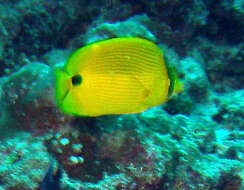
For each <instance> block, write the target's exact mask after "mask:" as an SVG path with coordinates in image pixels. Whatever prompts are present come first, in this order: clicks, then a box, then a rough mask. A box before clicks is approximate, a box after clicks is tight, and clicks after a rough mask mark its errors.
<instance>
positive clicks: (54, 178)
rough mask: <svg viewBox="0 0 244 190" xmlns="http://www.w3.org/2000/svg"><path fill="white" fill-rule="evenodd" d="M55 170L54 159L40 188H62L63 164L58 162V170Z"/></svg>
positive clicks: (46, 189) (56, 189) (42, 189)
mask: <svg viewBox="0 0 244 190" xmlns="http://www.w3.org/2000/svg"><path fill="white" fill-rule="evenodd" d="M54 170H55V169H54V160H52V161H51V163H50V166H49V168H48V170H47V172H46V174H45V176H44V178H43V180H42V181H41V183H40V186H39V188H38V190H60V186H61V178H62V169H61V166H60V165H59V164H58V169H57V171H56V172H54Z"/></svg>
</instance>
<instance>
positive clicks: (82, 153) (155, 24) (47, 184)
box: [0, 0, 244, 190]
mask: <svg viewBox="0 0 244 190" xmlns="http://www.w3.org/2000/svg"><path fill="white" fill-rule="evenodd" d="M243 32H244V1H243V0H233V1H207V0H205V1H202V0H200V1H193V0H182V1H177V0H171V1H169V0H161V1H160V0H152V1H147V0H135V1H127V0H103V1H98V0H91V1H89V2H87V1H82V0H71V1H64V0H59V1H55V0H29V1H28V0H19V1H15V0H8V1H3V0H0V131H1V133H0V190H244V182H243V179H244V36H243ZM124 36H137V37H141V38H145V39H148V40H150V41H152V42H154V43H156V44H157V45H158V46H159V47H160V48H161V49H162V51H163V52H164V55H165V56H166V57H167V59H168V60H169V62H170V63H171V64H172V65H173V66H174V67H175V68H176V70H177V72H178V74H179V78H180V80H181V81H182V82H183V83H184V91H183V92H182V93H180V94H177V95H175V96H173V97H172V98H171V99H170V100H169V101H168V102H167V103H165V104H163V105H160V106H157V107H154V108H151V109H148V110H146V111H145V112H142V113H138V114H125V115H115V116H111V115H108V116H101V117H77V116H71V115H67V114H64V113H62V112H61V111H60V110H59V108H58V107H57V105H56V100H55V96H54V92H55V86H54V73H53V68H54V67H56V66H60V65H62V64H63V63H65V61H66V60H67V58H68V57H69V55H70V54H71V53H72V52H73V51H74V50H76V49H77V48H80V47H82V46H84V45H86V44H90V43H93V42H96V41H100V40H104V39H110V38H115V37H124Z"/></svg>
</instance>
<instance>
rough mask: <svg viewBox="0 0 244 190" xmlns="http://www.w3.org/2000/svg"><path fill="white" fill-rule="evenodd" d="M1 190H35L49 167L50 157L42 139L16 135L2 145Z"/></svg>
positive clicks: (26, 134)
mask: <svg viewBox="0 0 244 190" xmlns="http://www.w3.org/2000/svg"><path fill="white" fill-rule="evenodd" d="M0 154H1V156H0V163H1V167H0V179H1V184H0V188H3V189H15V190H23V189H25V190H34V189H37V187H38V186H39V182H41V181H42V178H43V176H44V174H45V172H46V170H47V168H48V167H49V163H50V156H49V154H48V153H47V151H46V148H45V147H44V146H43V144H42V141H41V140H40V139H35V138H33V137H31V135H30V134H28V133H16V134H15V136H14V137H13V138H6V139H4V140H3V141H1V144H0Z"/></svg>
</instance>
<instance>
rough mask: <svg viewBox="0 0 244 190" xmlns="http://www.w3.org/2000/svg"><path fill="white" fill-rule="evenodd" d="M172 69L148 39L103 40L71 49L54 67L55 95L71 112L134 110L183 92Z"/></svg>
mask: <svg viewBox="0 0 244 190" xmlns="http://www.w3.org/2000/svg"><path fill="white" fill-rule="evenodd" d="M169 71H170V72H169ZM172 73H174V72H172V70H171V69H170V70H169V69H168V67H167V65H166V64H165V61H164V56H163V53H162V51H161V50H160V48H159V47H157V46H156V45H155V44H154V43H152V42H150V41H148V40H145V39H141V38H137V37H123V38H114V39H109V40H104V41H100V42H96V43H93V44H91V45H87V46H85V47H83V48H80V49H78V50H76V51H75V52H74V53H73V54H72V55H71V56H70V58H69V59H68V60H67V63H66V64H65V66H64V67H63V69H62V70H61V69H56V71H55V75H56V99H57V103H58V106H59V107H60V109H61V110H62V111H63V112H65V113H70V114H73V115H80V116H100V115H108V114H126V113H138V112H142V111H144V110H146V109H148V108H150V107H154V106H157V105H160V104H162V103H163V102H165V101H166V100H167V99H168V96H169V93H170V95H171V94H174V93H176V92H179V91H181V90H182V85H181V84H180V82H179V80H178V79H177V77H175V75H174V74H172ZM170 76H173V77H171V78H170ZM172 86H173V87H172Z"/></svg>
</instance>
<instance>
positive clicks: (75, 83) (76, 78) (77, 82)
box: [71, 75, 82, 86]
mask: <svg viewBox="0 0 244 190" xmlns="http://www.w3.org/2000/svg"><path fill="white" fill-rule="evenodd" d="M71 80H72V85H73V86H79V85H80V84H81V83H82V77H81V76H80V75H75V76H73V77H72V79H71Z"/></svg>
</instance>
